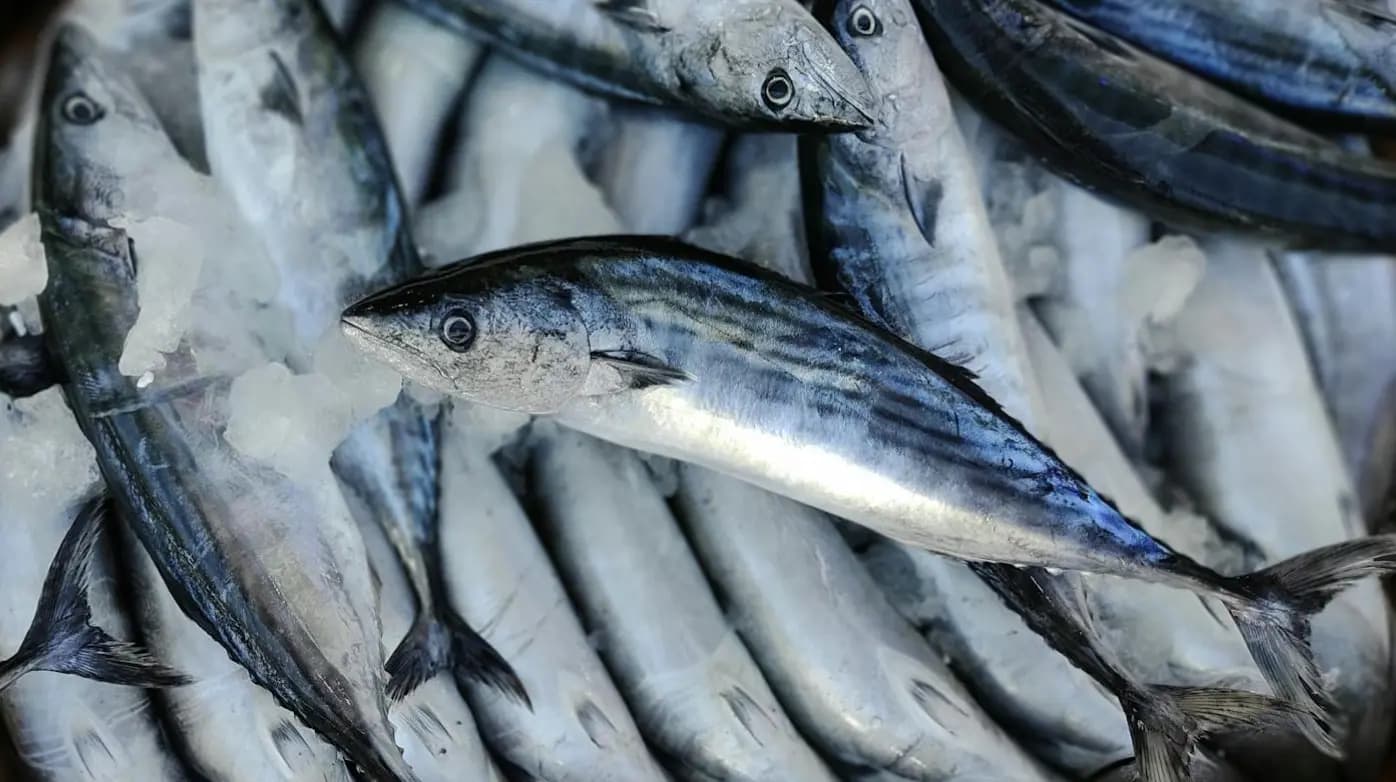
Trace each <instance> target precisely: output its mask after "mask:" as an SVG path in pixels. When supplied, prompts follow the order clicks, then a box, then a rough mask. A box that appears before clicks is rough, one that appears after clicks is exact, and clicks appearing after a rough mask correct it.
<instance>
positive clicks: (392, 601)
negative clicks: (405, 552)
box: [359, 522, 500, 782]
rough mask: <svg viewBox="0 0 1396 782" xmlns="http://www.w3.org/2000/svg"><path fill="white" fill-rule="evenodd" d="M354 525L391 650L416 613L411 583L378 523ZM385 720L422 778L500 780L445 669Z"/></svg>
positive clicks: (396, 704) (400, 702) (428, 780)
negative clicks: (375, 588)
mask: <svg viewBox="0 0 1396 782" xmlns="http://www.w3.org/2000/svg"><path fill="white" fill-rule="evenodd" d="M359 529H360V530H361V531H362V532H363V536H364V545H365V546H366V547H367V548H368V557H369V563H370V564H371V565H372V566H373V573H374V575H375V576H376V577H377V580H378V613H379V616H381V617H382V619H383V646H384V647H385V648H388V649H392V648H394V647H396V646H397V645H398V643H400V642H401V641H402V639H403V637H404V636H406V635H407V633H408V631H409V630H411V628H412V622H413V619H414V617H415V615H416V602H415V598H413V596H412V586H411V584H409V583H408V581H407V577H406V575H405V574H404V573H403V572H402V566H401V565H400V564H399V563H398V560H397V554H396V552H395V551H394V550H393V548H392V544H391V543H389V542H388V539H387V537H386V536H385V535H384V534H383V530H382V528H381V527H379V526H378V525H376V524H373V523H371V522H369V523H363V522H361V523H360V524H359ZM388 719H390V720H392V722H393V726H394V727H396V728H397V736H398V745H399V746H401V747H402V756H403V757H404V758H406V759H407V764H408V765H409V766H411V767H412V770H413V771H414V772H416V774H417V778H418V779H420V780H421V781H422V782H450V781H451V780H458V779H469V780H479V782H500V777H499V770H498V769H496V768H495V766H494V761H492V760H490V756H489V752H488V751H487V750H486V749H485V744H484V742H483V741H481V739H480V733H479V731H478V730H477V729H476V728H475V717H474V716H473V715H472V714H471V713H470V707H469V706H466V705H465V698H464V697H463V696H462V695H461V693H460V690H459V689H458V688H457V686H456V682H455V680H454V679H453V678H452V677H451V676H450V674H448V673H446V672H442V673H438V674H437V675H436V676H435V677H433V678H432V679H429V680H427V681H425V682H422V684H421V686H419V687H417V688H416V689H414V690H413V691H412V692H410V693H408V694H407V695H405V696H403V697H402V698H401V699H400V700H398V701H396V702H394V703H393V704H392V706H390V707H389V708H388Z"/></svg>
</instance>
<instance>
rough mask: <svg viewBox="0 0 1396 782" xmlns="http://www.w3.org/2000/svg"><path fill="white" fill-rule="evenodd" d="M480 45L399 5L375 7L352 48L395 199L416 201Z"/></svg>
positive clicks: (473, 66)
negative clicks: (393, 176)
mask: <svg viewBox="0 0 1396 782" xmlns="http://www.w3.org/2000/svg"><path fill="white" fill-rule="evenodd" d="M483 54H484V46H483V45H481V44H480V43H478V42H476V41H474V40H471V39H469V38H464V37H461V36H459V35H456V34H455V33H453V32H451V31H450V30H446V29H444V28H442V27H441V26H440V25H437V24H435V23H434V22H432V21H430V20H428V19H424V18H423V17H422V16H421V15H420V14H418V13H416V12H414V11H412V10H411V9H409V8H406V7H405V6H403V5H402V4H401V3H397V2H388V3H379V4H377V5H376V6H375V7H374V8H373V10H372V11H371V12H370V14H369V17H368V21H367V22H366V23H365V24H364V31H363V33H362V34H361V35H360V36H359V39H358V40H357V41H356V42H355V44H354V64H355V65H356V66H357V67H358V71H359V74H360V75H361V76H362V77H363V82H364V87H365V88H366V89H367V90H368V93H369V95H370V96H372V98H373V105H374V108H375V109H376V110H377V115H378V121H379V122H380V123H382V125H383V140H384V141H385V142H386V143H387V145H388V152H389V157H390V158H391V160H392V162H393V167H394V169H395V171H396V173H397V179H398V184H399V185H400V186H401V187H402V195H403V199H404V200H405V201H406V202H407V203H408V204H409V205H412V204H416V203H417V202H419V201H420V200H421V198H422V194H423V193H424V192H425V191H426V188H427V185H428V184H429V179H430V177H431V172H432V164H433V162H435V158H436V150H437V142H438V141H439V140H440V139H439V136H440V135H441V131H442V130H443V129H444V127H445V125H446V123H447V120H448V119H449V118H450V116H451V111H452V109H453V108H454V107H455V106H456V105H457V101H456V98H457V96H458V95H459V94H460V92H461V90H462V89H464V88H465V86H466V82H467V80H468V79H469V77H470V75H471V73H473V72H474V70H475V64H476V63H477V62H478V61H479V59H480V57H481V55H483Z"/></svg>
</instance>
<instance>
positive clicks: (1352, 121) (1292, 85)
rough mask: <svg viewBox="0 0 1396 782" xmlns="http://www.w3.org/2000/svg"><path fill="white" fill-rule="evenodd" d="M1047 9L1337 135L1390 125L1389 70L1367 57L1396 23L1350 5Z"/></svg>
mask: <svg viewBox="0 0 1396 782" xmlns="http://www.w3.org/2000/svg"><path fill="white" fill-rule="evenodd" d="M1048 1H1049V2H1051V3H1052V4H1053V5H1055V6H1057V7H1058V8H1061V9H1062V10H1063V11H1066V12H1068V13H1070V14H1071V15H1072V16H1075V17H1076V18H1078V19H1080V20H1082V21H1084V22H1086V23H1087V24H1089V25H1091V26H1093V27H1097V28H1099V29H1101V30H1106V31H1108V32H1110V33H1112V34H1114V35H1118V36H1120V37H1121V38H1124V39H1126V40H1129V41H1131V42H1133V43H1134V44H1135V45H1137V46H1140V47H1141V48H1144V49H1147V50H1148V51H1150V52H1153V53H1154V54H1156V55H1158V56H1159V57H1162V58H1163V59H1166V60H1170V61H1172V62H1174V63H1177V64H1178V65H1180V66H1182V67H1184V68H1187V69H1188V70H1191V71H1193V72H1194V73H1198V74H1201V75H1203V76H1206V77H1207V78H1209V79H1211V80H1213V81H1216V82H1220V83H1222V84H1225V85H1226V86H1227V87H1228V88H1230V89H1233V90H1235V91H1237V92H1240V93H1242V94H1244V95H1247V96H1248V97H1250V98H1253V99H1256V100H1259V101H1262V102H1268V103H1270V104H1272V105H1273V106H1274V107H1275V108H1276V110H1279V111H1288V112H1297V113H1299V114H1301V115H1303V117H1304V118H1305V119H1309V120H1313V121H1316V122H1321V123H1323V124H1325V125H1328V126H1330V127H1335V128H1342V127H1346V128H1351V129H1367V130H1371V129H1374V128H1376V127H1387V128H1390V127H1394V126H1396V63H1393V62H1389V61H1387V62H1383V61H1382V60H1381V59H1379V58H1373V57H1369V56H1367V55H1368V53H1369V52H1370V51H1372V49H1373V47H1377V46H1381V45H1382V44H1381V43H1380V42H1379V41H1380V39H1381V38H1382V37H1385V38H1386V39H1387V40H1388V41H1389V39H1390V36H1391V35H1392V32H1393V31H1396V23H1393V22H1392V21H1390V20H1382V19H1380V18H1379V17H1378V16H1377V15H1375V14H1368V13H1363V12H1362V10H1361V9H1360V8H1359V7H1358V6H1357V4H1356V3H1345V2H1343V1H1342V0H1338V1H1337V2H1334V1H1333V0H1300V1H1299V2H1294V3H1286V4H1283V5H1274V4H1271V3H1266V2H1263V1H1262V2H1251V1H1250V0H1241V1H1240V2H1237V1H1236V0H1167V1H1166V2H1160V3H1131V2H1128V0H1048ZM1352 35H1357V36H1360V37H1361V38H1362V39H1364V40H1366V41H1370V42H1371V43H1369V44H1367V45H1366V46H1362V45H1354V44H1355V43H1356V42H1350V41H1349V36H1352Z"/></svg>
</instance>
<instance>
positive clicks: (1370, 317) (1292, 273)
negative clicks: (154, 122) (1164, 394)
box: [0, 253, 1396, 524]
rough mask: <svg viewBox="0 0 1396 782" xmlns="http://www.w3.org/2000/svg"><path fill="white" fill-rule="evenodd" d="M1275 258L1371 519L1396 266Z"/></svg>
mask: <svg viewBox="0 0 1396 782" xmlns="http://www.w3.org/2000/svg"><path fill="white" fill-rule="evenodd" d="M1275 261H1276V271H1278V272H1279V275H1280V281H1281V282H1282V283H1283V284H1284V287H1285V293H1286V294H1287V296H1288V297H1289V303H1290V307H1291V308H1292V309H1293V310H1294V316H1295V320H1296V321H1298V325H1299V327H1300V329H1301V330H1302V332H1303V335H1304V341H1305V345H1306V346H1307V347H1308V349H1309V363H1310V364H1311V365H1312V366H1313V370H1314V376H1315V379H1316V380H1317V381H1318V384H1319V388H1320V390H1322V392H1323V396H1324V400H1325V401H1326V402H1327V403H1328V412H1329V414H1330V415H1331V416H1332V417H1333V426H1334V429H1335V430H1336V434H1337V435H1338V442H1339V444H1340V445H1341V446H1342V449H1343V456H1344V460H1345V461H1346V463H1347V467H1348V471H1349V472H1350V473H1351V475H1352V478H1353V480H1354V482H1355V483H1356V487H1357V496H1358V499H1359V501H1360V503H1361V506H1362V517H1363V518H1364V519H1366V520H1367V521H1368V523H1369V524H1372V523H1374V522H1376V521H1377V519H1378V518H1379V517H1380V516H1381V514H1382V512H1383V507H1382V505H1383V502H1385V501H1386V497H1387V495H1388V493H1389V492H1390V487H1391V485H1392V479H1393V478H1396V367H1393V366H1392V364H1391V362H1388V361H1377V360H1373V359H1374V357H1377V356H1382V355H1385V354H1387V353H1389V352H1390V349H1391V345H1392V344H1393V343H1394V342H1396V268H1393V264H1392V263H1391V258H1389V257H1387V256H1371V255H1321V256H1319V257H1315V256H1314V254H1311V253H1285V254H1283V255H1281V256H1279V257H1278V258H1275ZM0 349H3V346H0Z"/></svg>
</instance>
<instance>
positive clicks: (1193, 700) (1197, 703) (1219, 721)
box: [1151, 686, 1307, 736]
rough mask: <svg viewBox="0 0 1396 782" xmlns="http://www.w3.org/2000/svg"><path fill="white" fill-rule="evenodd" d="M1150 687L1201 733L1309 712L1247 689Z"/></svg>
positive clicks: (1285, 721)
mask: <svg viewBox="0 0 1396 782" xmlns="http://www.w3.org/2000/svg"><path fill="white" fill-rule="evenodd" d="M1151 690H1152V692H1153V693H1154V694H1155V695H1158V696H1161V697H1166V698H1169V699H1171V700H1172V701H1173V703H1174V705H1176V706H1177V707H1178V710H1179V711H1181V712H1182V713H1183V714H1186V715H1187V716H1188V718H1189V719H1191V720H1192V721H1193V722H1194V723H1195V724H1196V725H1197V731H1198V734H1199V735H1201V736H1214V735H1217V734H1219V733H1230V732H1232V731H1238V730H1261V729H1265V728H1270V727H1279V726H1284V725H1289V724H1291V723H1293V722H1294V721H1295V720H1296V719H1299V718H1301V717H1303V716H1305V715H1306V713H1307V712H1305V711H1304V709H1303V708H1302V707H1300V706H1299V705H1298V704H1294V703H1290V702H1289V701H1285V700H1280V699H1279V698H1274V697H1271V696H1269V695H1261V694H1260V693H1256V692H1247V691H1246V690H1233V689H1226V688H1223V687H1170V686H1155V687H1153V688H1151Z"/></svg>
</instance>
